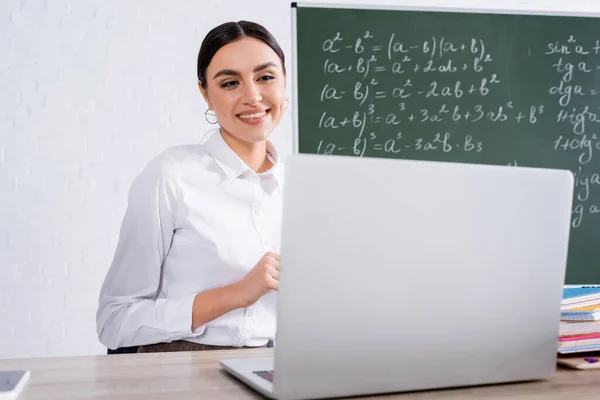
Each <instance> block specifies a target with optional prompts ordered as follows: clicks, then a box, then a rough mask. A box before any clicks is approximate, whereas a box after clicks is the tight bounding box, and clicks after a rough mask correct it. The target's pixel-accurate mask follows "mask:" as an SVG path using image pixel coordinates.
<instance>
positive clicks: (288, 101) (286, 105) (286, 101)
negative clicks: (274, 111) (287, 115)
mask: <svg viewBox="0 0 600 400" xmlns="http://www.w3.org/2000/svg"><path fill="white" fill-rule="evenodd" d="M289 106H290V100H289V99H288V98H287V97H286V98H285V110H286V111H287V109H288V107H289Z"/></svg>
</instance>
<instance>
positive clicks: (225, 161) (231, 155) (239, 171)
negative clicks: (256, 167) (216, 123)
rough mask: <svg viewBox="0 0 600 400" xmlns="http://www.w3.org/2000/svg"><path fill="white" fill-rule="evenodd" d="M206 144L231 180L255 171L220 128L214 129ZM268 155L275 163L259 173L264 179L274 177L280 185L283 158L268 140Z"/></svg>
mask: <svg viewBox="0 0 600 400" xmlns="http://www.w3.org/2000/svg"><path fill="white" fill-rule="evenodd" d="M204 146H205V148H206V150H208V152H209V153H210V155H211V156H212V157H213V159H214V160H215V162H216V163H217V164H218V165H219V167H220V168H221V170H223V173H224V174H225V176H227V178H228V179H229V180H230V181H231V180H234V179H236V178H239V177H240V176H241V175H243V174H244V173H245V172H247V171H248V172H249V173H252V174H254V173H255V172H254V171H252V170H251V169H250V168H249V167H248V166H247V165H246V163H244V161H243V160H242V159H241V158H240V157H239V156H238V155H237V154H236V153H235V152H234V151H233V150H232V149H231V147H229V145H228V144H227V143H226V142H225V140H223V137H222V136H221V131H220V130H219V129H215V130H213V132H212V133H211V135H210V137H209V138H208V139H207V140H206V142H205V143H204ZM267 156H268V157H269V159H270V160H271V162H272V163H273V166H272V167H271V168H270V169H269V170H267V171H265V172H261V173H260V174H257V175H258V176H259V177H261V178H264V179H273V180H275V181H276V182H277V184H278V185H281V178H282V171H280V169H281V160H280V157H279V153H278V152H277V149H276V148H275V146H274V145H273V143H271V142H270V141H268V140H267Z"/></svg>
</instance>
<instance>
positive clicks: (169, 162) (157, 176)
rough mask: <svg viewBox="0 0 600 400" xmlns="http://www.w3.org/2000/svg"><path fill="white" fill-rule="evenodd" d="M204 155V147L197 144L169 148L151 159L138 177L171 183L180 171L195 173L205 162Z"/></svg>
mask: <svg viewBox="0 0 600 400" xmlns="http://www.w3.org/2000/svg"><path fill="white" fill-rule="evenodd" d="M204 153H205V149H204V146H203V145H202V144H199V143H193V144H178V145H172V146H169V147H167V148H165V149H164V150H162V151H161V152H159V153H158V154H157V155H155V156H154V157H153V158H151V159H150V160H149V161H148V162H147V164H146V165H145V167H144V168H143V170H142V172H141V173H140V175H142V176H143V175H145V176H146V177H147V178H150V179H153V180H165V181H172V180H174V179H176V178H177V176H179V175H180V174H181V173H182V171H185V170H189V168H188V167H193V169H195V170H196V171H197V170H198V167H199V166H201V165H202V164H203V163H204V162H205V161H204V159H205V157H204Z"/></svg>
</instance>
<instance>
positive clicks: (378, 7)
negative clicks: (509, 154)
mask: <svg viewBox="0 0 600 400" xmlns="http://www.w3.org/2000/svg"><path fill="white" fill-rule="evenodd" d="M299 8H312V9H317V8H328V9H341V10H375V11H387V10H389V11H407V12H412V11H414V12H439V13H461V14H487V15H503V16H510V15H514V16H551V17H582V18H597V19H600V12H592V11H589V12H586V11H583V10H579V11H567V10H536V9H525V8H523V9H491V8H469V7H432V6H405V5H392V4H359V3H356V4H354V3H346V4H344V3H337V4H334V3H296V2H293V3H291V27H292V59H291V66H292V76H291V80H292V82H291V83H292V89H291V94H292V97H291V99H292V101H291V103H292V104H291V112H292V129H293V130H292V155H295V154H299V152H300V132H299V120H298V119H299V109H298V107H299V86H298V85H299V82H298V76H299V71H298V25H297V22H298V21H297V10H298V9H299ZM508 165H511V164H508ZM515 165H516V164H515ZM565 283H566V284H571V285H581V284H600V281H598V282H589V281H581V282H580V281H579V280H576V282H570V281H566V282H565Z"/></svg>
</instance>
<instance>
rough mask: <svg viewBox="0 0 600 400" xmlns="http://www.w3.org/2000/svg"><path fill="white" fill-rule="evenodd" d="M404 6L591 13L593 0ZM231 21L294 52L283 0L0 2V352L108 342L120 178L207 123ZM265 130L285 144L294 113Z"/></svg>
mask: <svg viewBox="0 0 600 400" xmlns="http://www.w3.org/2000/svg"><path fill="white" fill-rule="evenodd" d="M334 1H335V0H331V1H330V2H334ZM348 2H350V1H346V3H348ZM354 2H357V1H354ZM381 3H385V4H399V3H398V1H389V0H388V1H381ZM404 4H407V5H421V6H423V5H428V6H429V5H432V6H446V7H476V6H478V7H485V8H502V7H506V8H509V9H535V10H570V11H595V12H599V13H600V2H598V1H597V0H571V1H569V2H566V1H564V0H530V1H518V0H503V1H499V0H495V1H494V0H471V1H467V0H463V1H458V0H437V1H436V0H413V1H409V0H406V1H404ZM592 4H595V5H592ZM567 7H568V9H567ZM239 19H248V20H254V21H257V22H260V23H262V24H264V25H265V26H266V27H267V28H268V29H270V30H271V31H272V32H273V34H274V35H275V36H276V37H277V38H278V40H279V41H280V43H281V45H282V47H283V49H284V51H285V53H286V56H287V57H288V59H289V58H290V52H291V51H290V50H291V31H290V8H289V1H283V0H260V1H259V0H218V1H215V0H203V1H192V0H187V1H186V0H171V1H169V2H166V1H162V0H161V1H159V0H128V1H123V0H86V1H67V0H2V1H1V2H0V358H17V357H32V356H35V357H40V356H66V355H83V354H100V353H104V352H105V351H106V349H105V348H104V347H103V346H102V345H101V344H100V343H99V342H98V340H97V338H96V333H95V312H96V305H97V297H98V290H99V287H100V285H101V283H102V280H103V278H104V274H105V273H106V270H107V268H108V266H109V263H110V261H111V259H112V256H113V251H114V247H115V245H116V241H117V234H118V230H119V225H120V222H121V218H122V215H123V212H124V209H125V205H126V195H127V191H128V188H129V184H130V182H131V180H132V179H133V177H134V176H135V174H137V173H138V172H139V170H140V169H141V168H142V167H143V166H144V164H145V163H146V162H147V161H148V160H149V159H150V158H151V157H153V156H154V155H155V154H157V153H158V152H159V151H161V150H162V149H164V148H165V147H167V146H170V145H173V144H177V143H182V142H185V143H187V142H197V141H199V140H200V139H201V138H202V135H203V133H204V131H205V130H206V129H208V128H210V127H211V125H209V124H207V123H206V122H205V120H204V115H203V113H204V111H205V109H206V106H205V104H204V102H203V100H202V98H201V96H200V94H199V92H198V90H197V86H196V68H195V63H196V56H197V51H198V47H199V45H200V42H201V40H202V38H203V37H204V35H205V34H206V33H207V31H208V30H209V29H210V28H212V27H213V26H215V25H217V24H219V23H221V22H224V21H228V20H239ZM288 68H289V72H291V63H288ZM288 88H289V89H291V88H290V87H289V85H288ZM288 92H289V94H290V98H291V91H290V90H288ZM273 140H274V142H275V144H276V145H278V146H279V148H280V151H281V153H282V156H283V157H284V158H285V157H287V156H288V155H289V154H290V153H291V115H290V113H288V114H287V115H286V116H285V118H284V120H283V121H282V125H281V128H280V129H279V130H278V132H277V133H276V134H275V136H274V137H273Z"/></svg>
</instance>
